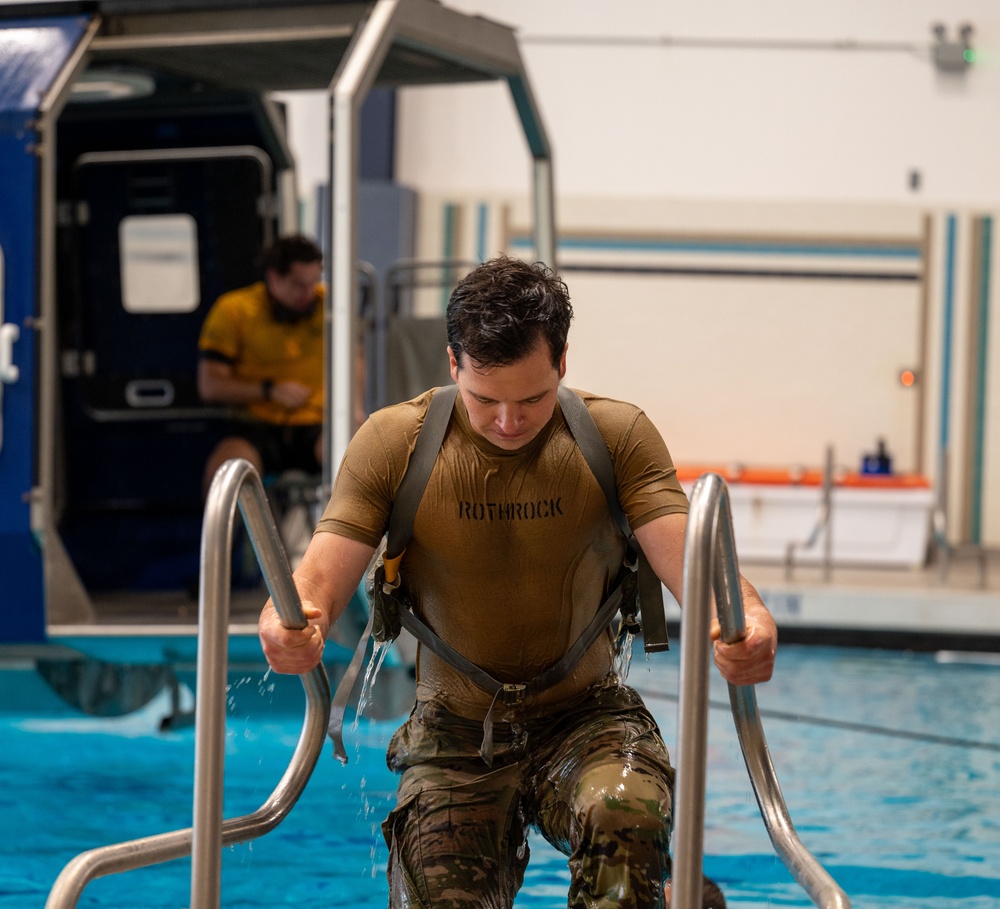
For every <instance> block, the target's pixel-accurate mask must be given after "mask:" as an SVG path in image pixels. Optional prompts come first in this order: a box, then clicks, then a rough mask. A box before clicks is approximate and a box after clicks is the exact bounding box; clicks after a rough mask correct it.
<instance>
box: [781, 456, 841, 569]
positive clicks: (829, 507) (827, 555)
mask: <svg viewBox="0 0 1000 909" xmlns="http://www.w3.org/2000/svg"><path fill="white" fill-rule="evenodd" d="M821 533H822V534H823V535H824V536H823V580H824V581H829V580H830V572H831V567H832V565H833V446H832V445H828V446H827V449H826V465H825V467H824V468H823V487H822V490H821V492H820V508H819V516H818V517H817V518H816V524H815V525H814V526H813V529H812V530H811V531H810V533H809V536H808V537H807V538H806V540H805V542H804V543H796V542H794V541H793V542H791V543H789V544H788V547H787V548H786V549H785V580H786V581H790V580H791V579H792V568H793V566H794V564H795V550H796V549H798V548H799V547H801V548H802V549H812V548H813V546H815V545H816V541H817V540H819V535H820V534H821Z"/></svg>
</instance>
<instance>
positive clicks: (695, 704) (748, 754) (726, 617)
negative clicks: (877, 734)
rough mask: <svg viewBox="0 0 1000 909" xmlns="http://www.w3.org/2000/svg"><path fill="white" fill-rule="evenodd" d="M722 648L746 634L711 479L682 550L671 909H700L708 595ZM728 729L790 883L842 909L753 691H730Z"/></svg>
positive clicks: (702, 485)
mask: <svg viewBox="0 0 1000 909" xmlns="http://www.w3.org/2000/svg"><path fill="white" fill-rule="evenodd" d="M713 592H714V593H715V601H716V606H717V609H718V615H719V623H720V624H721V626H722V640H723V641H725V642H727V643H732V642H734V641H738V640H741V639H742V638H743V636H744V634H745V633H746V623H745V618H744V613H743V594H742V592H741V589H740V575H739V568H738V565H737V561H736V543H735V539H734V536H733V522H732V515H731V510H730V506H729V492H728V490H727V489H726V484H725V481H724V480H723V479H722V477H720V476H719V475H718V474H711V473H710V474H705V475H704V476H702V477H701V478H700V479H699V480H698V482H697V483H696V484H695V487H694V490H693V491H692V493H691V508H690V513H689V515H688V526H687V538H686V540H685V545H684V593H683V600H684V621H683V623H682V627H681V687H680V692H681V695H680V709H679V712H678V723H677V740H678V748H677V779H676V782H675V790H674V796H675V814H674V817H675V819H676V823H675V828H674V843H675V844H676V845H675V847H674V865H673V885H672V891H671V907H672V909H696V907H700V906H701V889H702V877H701V868H702V860H703V858H704V854H703V853H704V832H705V771H706V763H707V751H708V672H709V648H708V647H707V646H706V642H707V641H708V640H709V621H710V616H711V607H712V593H713ZM729 700H730V704H731V705H732V708H733V721H734V723H735V724H736V732H737V735H738V736H739V740H740V748H741V749H742V751H743V759H744V761H745V762H746V766H747V771H748V772H749V774H750V781H751V783H752V784H753V789H754V794H755V795H756V796H757V804H758V806H759V808H760V813H761V816H762V817H763V819H764V825H765V826H766V827H767V832H768V835H769V836H770V838H771V843H772V844H773V845H774V848H775V851H776V852H777V853H778V855H779V857H780V858H781V860H782V861H783V862H784V863H785V865H786V867H787V868H788V870H789V871H791V873H792V876H793V877H794V878H795V879H796V880H797V881H798V882H799V884H800V885H801V886H802V888H803V889H804V890H805V891H806V893H807V894H808V895H809V898H810V899H811V900H812V902H813V904H814V905H816V906H819V907H820V909H850V905H851V903H850V900H849V899H848V898H847V894H845V893H844V891H843V890H842V889H841V888H840V887H839V886H838V884H837V882H836V881H834V879H833V878H832V877H831V876H830V875H829V874H828V873H827V872H826V870H825V869H824V868H823V866H822V865H821V864H820V863H819V862H818V861H817V860H816V858H815V857H814V856H813V855H812V854H811V853H810V852H809V851H808V850H807V849H806V847H805V846H804V845H803V844H802V842H801V841H800V840H799V838H798V834H797V833H796V832H795V827H794V826H793V825H792V819H791V817H790V816H789V814H788V808H787V807H786V805H785V800H784V798H783V797H782V794H781V788H780V787H779V785H778V778H777V774H776V773H775V770H774V765H773V764H772V763H771V756H770V752H769V751H768V747H767V741H766V740H765V738H764V730H763V728H762V727H761V722H760V712H759V711H758V709H757V696H756V694H755V692H754V687H753V685H741V686H736V685H730V686H729Z"/></svg>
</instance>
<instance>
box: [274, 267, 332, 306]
mask: <svg viewBox="0 0 1000 909" xmlns="http://www.w3.org/2000/svg"><path fill="white" fill-rule="evenodd" d="M322 277H323V263H322V262H293V263H292V267H291V268H290V269H289V270H288V274H287V275H279V274H278V273H277V272H276V271H275V270H274V269H273V268H269V269H268V270H267V271H266V272H265V273H264V280H265V282H266V283H267V289H268V291H269V292H270V294H271V296H272V297H273V298H274V299H275V300H277V301H278V303H280V304H281V305H282V306H284V307H286V308H288V309H290V310H292V311H293V312H305V311H306V310H308V309H309V307H310V306H311V305H312V303H313V300H315V299H316V286H317V285H318V284H319V282H320V279H321V278H322Z"/></svg>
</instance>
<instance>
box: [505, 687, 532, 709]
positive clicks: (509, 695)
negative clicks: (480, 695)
mask: <svg viewBox="0 0 1000 909" xmlns="http://www.w3.org/2000/svg"><path fill="white" fill-rule="evenodd" d="M527 689H528V686H527V684H525V683H521V682H504V685H503V687H502V688H501V689H500V692H499V694H500V700H501V702H502V703H503V704H504V705H505V706H507V707H513V706H514V705H515V704H520V703H521V701H523V700H524V696H525V694H526V693H527Z"/></svg>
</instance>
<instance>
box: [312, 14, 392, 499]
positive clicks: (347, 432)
mask: <svg viewBox="0 0 1000 909" xmlns="http://www.w3.org/2000/svg"><path fill="white" fill-rule="evenodd" d="M401 2H402V0H378V2H377V3H375V5H374V6H373V8H372V10H371V13H370V14H369V16H368V18H367V19H366V20H364V21H363V22H361V23H360V24H359V26H358V28H357V30H356V31H355V34H354V38H353V40H352V41H351V45H350V47H349V48H348V50H347V53H346V54H345V55H344V59H343V60H342V62H341V65H340V68H339V69H338V70H337V74H336V75H335V76H334V78H333V81H332V82H331V83H330V87H329V90H328V91H329V94H330V108H331V114H332V125H333V135H332V137H331V148H330V162H331V181H330V187H331V192H332V193H333V197H332V199H331V200H330V201H331V204H330V213H331V222H330V235H331V249H332V255H331V257H330V258H331V262H330V270H331V278H330V288H331V297H332V302H333V308H332V319H331V324H330V331H331V336H330V344H329V351H330V352H329V354H328V357H329V358H330V359H331V362H332V368H331V375H330V383H331V384H332V389H330V392H331V394H330V400H329V401H328V402H327V406H328V408H330V416H329V420H328V421H327V422H328V423H329V425H330V432H329V438H330V445H329V446H327V448H326V451H325V452H324V464H323V483H324V486H326V487H329V486H331V485H332V481H333V475H334V474H335V473H336V468H337V467H339V465H340V462H341V461H342V460H343V457H344V453H345V452H346V451H347V444H348V442H350V440H351V436H352V435H353V434H354V406H353V402H354V400H355V390H354V389H355V384H356V376H355V370H354V348H355V342H356V340H357V317H356V311H357V299H358V272H357V268H356V267H355V265H356V261H357V248H358V223H357V213H358V173H359V164H358V159H359V155H360V140H359V132H360V123H359V119H360V115H359V112H360V109H361V103H362V101H364V99H365V95H366V94H367V93H368V90H369V88H371V85H372V83H373V82H374V80H375V75H376V72H377V70H378V67H379V66H380V65H381V64H382V61H383V60H384V59H385V55H386V53H387V52H388V50H389V45H390V43H391V40H392V35H393V32H394V28H395V22H394V20H395V18H396V15H397V13H398V10H399V6H400V3H401Z"/></svg>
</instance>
